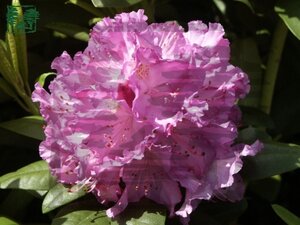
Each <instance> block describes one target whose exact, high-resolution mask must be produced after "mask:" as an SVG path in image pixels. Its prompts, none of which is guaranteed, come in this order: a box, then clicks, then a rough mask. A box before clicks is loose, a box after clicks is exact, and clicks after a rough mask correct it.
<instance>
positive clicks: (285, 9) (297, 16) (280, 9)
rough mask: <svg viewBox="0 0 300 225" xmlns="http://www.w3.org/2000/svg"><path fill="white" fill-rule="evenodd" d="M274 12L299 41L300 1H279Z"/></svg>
mask: <svg viewBox="0 0 300 225" xmlns="http://www.w3.org/2000/svg"><path fill="white" fill-rule="evenodd" d="M275 11H276V12H277V14H278V15H279V16H280V17H281V19H282V20H283V21H284V23H285V24H286V26H287V27H288V28H289V29H290V31H291V32H292V33H293V34H294V35H295V36H296V37H297V38H298V39H299V40H300V1H299V0H288V1H287V0H279V1H278V4H277V5H276V6H275Z"/></svg>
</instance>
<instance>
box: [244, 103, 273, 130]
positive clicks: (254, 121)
mask: <svg viewBox="0 0 300 225" xmlns="http://www.w3.org/2000/svg"><path fill="white" fill-rule="evenodd" d="M240 109H241V110H242V124H243V126H246V125H248V126H255V127H264V128H270V129H274V128H275V124H274V122H273V120H272V119H271V117H270V116H269V115H268V114H266V113H265V112H263V111H261V110H259V109H257V108H254V107H247V106H241V107H240Z"/></svg>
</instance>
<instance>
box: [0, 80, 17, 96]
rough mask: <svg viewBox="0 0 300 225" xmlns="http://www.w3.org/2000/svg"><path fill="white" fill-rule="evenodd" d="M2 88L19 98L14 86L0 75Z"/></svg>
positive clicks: (8, 93)
mask: <svg viewBox="0 0 300 225" xmlns="http://www.w3.org/2000/svg"><path fill="white" fill-rule="evenodd" d="M0 90H1V91H3V92H4V93H6V94H7V95H9V96H11V97H13V98H18V96H17V95H16V93H15V91H14V89H13V87H12V86H11V85H10V84H9V83H8V82H7V81H6V80H4V79H3V78H2V77H0Z"/></svg>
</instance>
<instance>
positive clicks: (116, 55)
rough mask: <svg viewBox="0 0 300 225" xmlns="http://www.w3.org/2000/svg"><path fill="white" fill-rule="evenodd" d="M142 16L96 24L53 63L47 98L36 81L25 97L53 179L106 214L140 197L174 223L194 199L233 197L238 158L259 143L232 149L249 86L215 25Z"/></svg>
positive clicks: (237, 192) (237, 190)
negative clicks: (85, 39) (77, 47)
mask: <svg viewBox="0 0 300 225" xmlns="http://www.w3.org/2000/svg"><path fill="white" fill-rule="evenodd" d="M146 19H147V17H146V16H145V15H144V14H143V10H139V11H138V12H131V13H122V14H119V15H116V17H115V18H114V19H110V18H104V19H103V20H102V21H101V22H99V23H98V24H97V25H96V26H95V27H94V28H93V30H92V32H91V35H90V40H89V43H88V47H87V48H86V49H85V50H84V51H83V52H78V53H77V54H76V55H75V56H74V59H72V58H71V57H70V56H69V55H68V54H67V53H66V52H64V53H63V54H62V55H61V56H60V57H58V58H56V59H55V60H54V61H53V63H52V68H53V69H55V70H56V71H57V77H56V78H55V79H54V80H53V81H52V82H51V84H50V86H49V90H50V93H48V92H47V91H45V90H44V89H43V88H42V87H40V86H39V85H38V84H36V86H35V88H36V89H35V91H34V92H33V95H32V99H33V100H34V101H36V102H40V108H41V113H42V115H43V117H44V118H45V121H46V123H47V126H46V129H45V134H46V139H45V140H44V141H43V142H42V143H41V145H40V155H41V157H42V158H43V159H44V160H46V161H47V162H48V163H49V165H50V168H51V171H52V173H53V175H55V176H56V177H57V179H58V181H60V182H62V183H66V184H83V185H86V186H88V188H89V190H90V191H91V192H93V193H94V194H95V196H96V197H97V199H98V200H99V201H100V202H101V203H103V204H106V203H109V202H115V205H114V206H113V207H112V208H110V209H108V210H107V215H108V216H110V217H113V216H116V215H117V214H119V213H120V212H121V211H123V210H124V209H125V208H126V206H127V204H128V203H129V202H136V201H139V200H140V199H141V198H142V197H146V198H149V199H152V200H154V201H155V202H157V203H160V204H164V205H166V206H167V207H168V209H169V211H170V215H174V214H177V215H180V216H182V217H184V218H187V217H188V216H189V214H190V213H191V212H192V211H193V209H194V208H195V207H196V206H197V205H198V203H199V202H200V201H201V200H203V199H205V200H209V199H211V198H213V197H217V198H220V199H223V200H229V201H236V200H239V199H241V198H242V196H243V192H244V184H243V182H242V180H241V178H240V176H239V174H238V172H239V171H240V170H241V168H242V166H243V162H242V160H241V158H242V157H243V156H247V155H255V154H256V153H257V152H258V151H259V150H260V149H261V148H262V145H261V144H260V143H259V142H255V143H254V144H253V145H251V146H249V145H244V144H235V139H236V137H237V126H238V125H239V121H240V111H239V109H238V107H237V105H236V102H237V100H238V99H239V98H243V97H244V96H245V95H246V94H247V93H248V91H249V81H248V78H247V76H246V74H245V73H243V72H242V71H241V70H240V69H239V68H237V67H234V66H233V65H231V64H230V63H229V55H230V53H229V42H228V40H226V39H224V38H223V35H224V30H223V28H222V26H221V25H220V24H217V23H212V24H209V26H206V25H205V24H204V23H202V22H201V21H192V22H190V23H189V31H187V32H184V30H183V28H182V27H180V26H179V25H178V24H176V23H175V22H166V23H160V24H151V25H148V24H147V23H146ZM180 188H181V189H184V190H185V195H184V196H182V193H181V191H180ZM182 199H183V201H182ZM181 201H182V202H183V203H182V204H181V207H180V209H179V210H177V211H175V209H174V208H175V206H176V205H177V204H179V203H180V202H181Z"/></svg>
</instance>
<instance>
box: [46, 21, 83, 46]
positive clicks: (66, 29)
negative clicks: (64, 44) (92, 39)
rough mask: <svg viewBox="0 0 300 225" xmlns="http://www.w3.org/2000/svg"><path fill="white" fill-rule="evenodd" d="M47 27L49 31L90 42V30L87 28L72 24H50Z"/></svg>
mask: <svg viewBox="0 0 300 225" xmlns="http://www.w3.org/2000/svg"><path fill="white" fill-rule="evenodd" d="M45 26H46V27H47V28H49V29H52V30H54V31H58V32H60V33H63V34H66V35H68V36H69V37H72V38H75V39H77V40H80V41H88V40H89V30H88V29H87V28H85V27H81V26H78V25H75V24H70V23H61V22H53V23H48V24H47V25H45Z"/></svg>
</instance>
